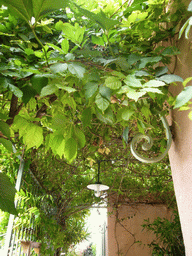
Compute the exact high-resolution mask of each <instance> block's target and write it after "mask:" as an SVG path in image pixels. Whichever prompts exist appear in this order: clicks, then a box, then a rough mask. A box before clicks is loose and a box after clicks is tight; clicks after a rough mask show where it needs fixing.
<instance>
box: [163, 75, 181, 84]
mask: <svg viewBox="0 0 192 256" xmlns="http://www.w3.org/2000/svg"><path fill="white" fill-rule="evenodd" d="M159 80H161V81H163V82H165V83H167V84H171V83H174V82H183V78H181V77H180V76H177V75H173V74H168V75H164V76H160V77H159Z"/></svg>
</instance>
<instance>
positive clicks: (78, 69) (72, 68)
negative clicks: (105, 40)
mask: <svg viewBox="0 0 192 256" xmlns="http://www.w3.org/2000/svg"><path fill="white" fill-rule="evenodd" d="M68 70H69V72H71V73H72V74H73V75H76V76H77V77H78V78H83V76H84V73H85V68H83V67H82V66H80V65H79V64H77V63H71V64H69V65H68Z"/></svg>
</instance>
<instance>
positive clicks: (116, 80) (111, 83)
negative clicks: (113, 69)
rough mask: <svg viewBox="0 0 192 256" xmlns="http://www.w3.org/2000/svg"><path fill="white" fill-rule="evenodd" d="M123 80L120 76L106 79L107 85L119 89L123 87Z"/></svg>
mask: <svg viewBox="0 0 192 256" xmlns="http://www.w3.org/2000/svg"><path fill="white" fill-rule="evenodd" d="M121 84H122V83H121V81H120V80H119V78H118V77H115V76H109V77H107V78H106V79H105V85H106V86H107V87H109V88H110V89H112V90H117V89H119V88H120V87H121Z"/></svg>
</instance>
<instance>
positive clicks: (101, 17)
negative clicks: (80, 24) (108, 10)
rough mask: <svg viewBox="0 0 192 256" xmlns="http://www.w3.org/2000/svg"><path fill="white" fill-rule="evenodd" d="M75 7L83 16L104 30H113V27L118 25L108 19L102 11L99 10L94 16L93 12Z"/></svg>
mask: <svg viewBox="0 0 192 256" xmlns="http://www.w3.org/2000/svg"><path fill="white" fill-rule="evenodd" d="M76 7H77V8H78V10H79V11H80V12H81V13H82V14H83V15H85V16H86V17H88V18H89V19H90V20H91V21H93V22H96V23H97V24H99V25H100V26H101V27H102V28H103V29H104V30H109V29H111V28H113V27H114V26H115V25H118V24H119V21H117V20H113V19H110V18H108V17H107V16H106V15H105V13H104V12H103V11H102V10H100V12H99V13H97V14H95V13H93V12H90V11H88V10H85V9H83V8H81V7H80V6H78V5H76Z"/></svg>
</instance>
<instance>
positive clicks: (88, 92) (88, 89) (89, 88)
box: [84, 82, 98, 100]
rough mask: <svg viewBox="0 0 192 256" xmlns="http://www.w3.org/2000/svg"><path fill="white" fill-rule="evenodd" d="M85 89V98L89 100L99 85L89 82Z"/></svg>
mask: <svg viewBox="0 0 192 256" xmlns="http://www.w3.org/2000/svg"><path fill="white" fill-rule="evenodd" d="M84 89H85V97H86V99H87V100H88V99H89V98H91V97H92V96H93V95H94V94H95V93H96V91H97V89H98V83H97V82H88V83H86V84H85V86H84Z"/></svg>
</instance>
